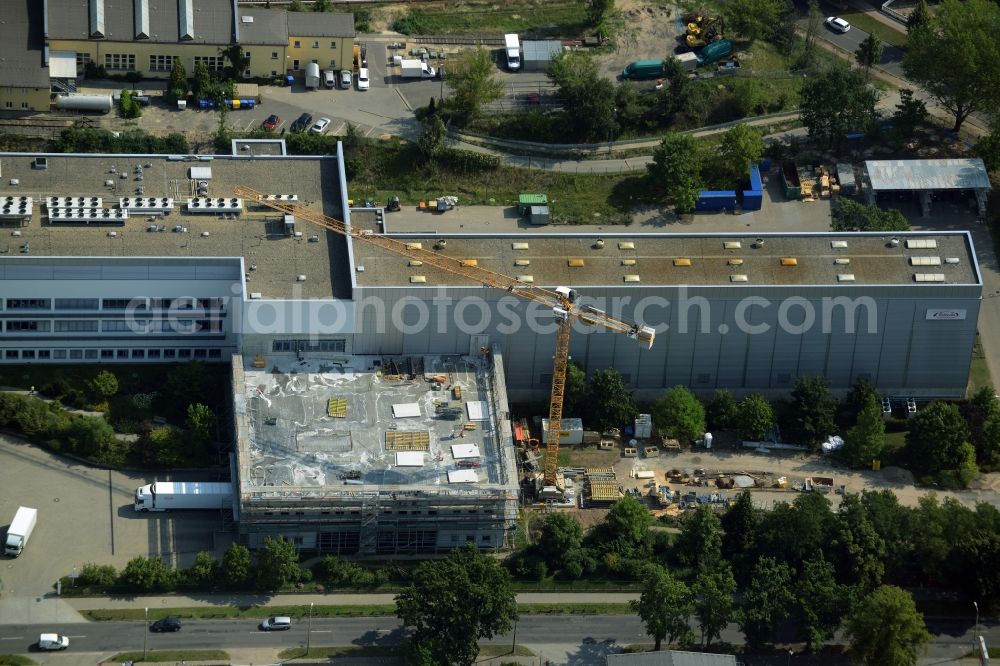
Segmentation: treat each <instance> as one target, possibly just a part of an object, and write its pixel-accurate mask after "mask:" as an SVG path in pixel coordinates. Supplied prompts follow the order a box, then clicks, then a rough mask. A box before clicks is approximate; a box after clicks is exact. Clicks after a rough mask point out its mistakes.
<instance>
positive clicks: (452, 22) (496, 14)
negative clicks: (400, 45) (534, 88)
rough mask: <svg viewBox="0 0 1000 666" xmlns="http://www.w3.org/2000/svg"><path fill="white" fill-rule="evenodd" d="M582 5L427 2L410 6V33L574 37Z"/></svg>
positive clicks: (561, 0) (525, 0) (571, 0)
mask: <svg viewBox="0 0 1000 666" xmlns="http://www.w3.org/2000/svg"><path fill="white" fill-rule="evenodd" d="M584 9H585V3H583V2H580V1H579V0H545V2H537V1H536V0H505V2H502V3H496V2H493V1H492V0H491V1H489V2H475V1H473V2H464V3H461V6H460V7H459V6H456V4H454V3H441V2H429V3H422V4H421V5H419V6H414V7H411V9H410V10H409V12H408V16H409V18H410V21H411V25H412V28H413V31H414V32H418V33H422V34H427V35H443V34H460V35H478V34H484V33H493V34H496V33H507V32H517V33H521V34H522V39H524V38H525V37H528V36H530V37H539V36H548V35H576V34H578V33H580V32H581V31H582V30H583V29H584V23H585V11H584Z"/></svg>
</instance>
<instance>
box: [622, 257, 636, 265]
mask: <svg viewBox="0 0 1000 666" xmlns="http://www.w3.org/2000/svg"><path fill="white" fill-rule="evenodd" d="M635 264H636V260H635V259H622V266H635Z"/></svg>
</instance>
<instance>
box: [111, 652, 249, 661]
mask: <svg viewBox="0 0 1000 666" xmlns="http://www.w3.org/2000/svg"><path fill="white" fill-rule="evenodd" d="M215 660H218V661H220V662H222V663H228V662H229V653H228V652H226V651H225V650H149V651H147V652H146V655H145V656H143V654H142V652H119V653H118V654H116V655H115V656H113V657H111V658H110V659H108V660H107V661H111V662H122V661H142V662H146V663H150V662H166V661H215Z"/></svg>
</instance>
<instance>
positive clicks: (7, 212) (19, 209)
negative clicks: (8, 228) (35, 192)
mask: <svg viewBox="0 0 1000 666" xmlns="http://www.w3.org/2000/svg"><path fill="white" fill-rule="evenodd" d="M33 210H34V199H32V198H31V197H0V220H23V219H24V218H28V217H31V215H32V211H33Z"/></svg>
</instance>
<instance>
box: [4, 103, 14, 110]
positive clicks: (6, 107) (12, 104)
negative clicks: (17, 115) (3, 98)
mask: <svg viewBox="0 0 1000 666" xmlns="http://www.w3.org/2000/svg"><path fill="white" fill-rule="evenodd" d="M3 108H5V109H13V108H14V102H4V103H3Z"/></svg>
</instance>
